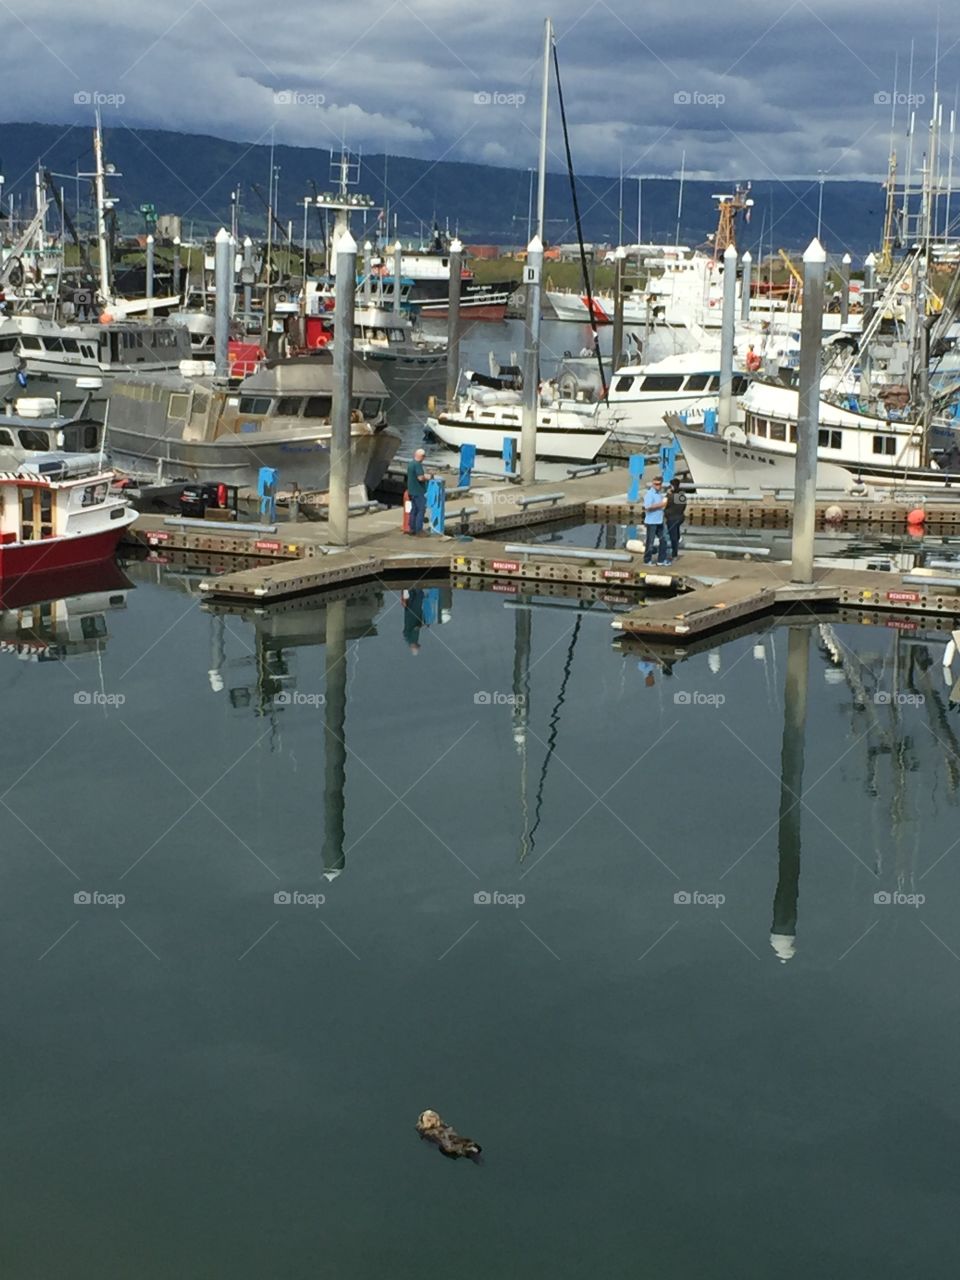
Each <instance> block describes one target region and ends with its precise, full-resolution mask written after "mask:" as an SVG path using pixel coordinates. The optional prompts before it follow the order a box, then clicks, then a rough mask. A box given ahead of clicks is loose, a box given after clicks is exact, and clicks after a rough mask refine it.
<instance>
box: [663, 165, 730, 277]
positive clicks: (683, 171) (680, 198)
mask: <svg viewBox="0 0 960 1280" xmlns="http://www.w3.org/2000/svg"><path fill="white" fill-rule="evenodd" d="M686 172H687V152H686V149H684V150H683V151H681V152H680V193H679V195H678V196H677V235H676V239H675V240H674V242H673V243H674V244H675V245H677V244H679V243H680V222H681V219H682V218H683V180H684V178H685V176H686ZM714 248H716V246H714ZM721 252H722V251H721Z"/></svg>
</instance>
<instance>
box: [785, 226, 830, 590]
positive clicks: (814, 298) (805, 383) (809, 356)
mask: <svg viewBox="0 0 960 1280" xmlns="http://www.w3.org/2000/svg"><path fill="white" fill-rule="evenodd" d="M826 270H827V255H826V254H825V253H824V251H823V246H822V245H821V244H820V241H819V240H816V239H814V240H812V241H811V242H810V245H809V247H808V249H807V251H806V253H805V254H804V255H803V313H802V316H801V320H800V382H799V397H798V406H797V455H796V478H795V479H794V484H793V491H794V506H793V540H792V545H791V558H792V562H793V563H792V572H791V575H790V576H791V579H792V581H794V582H799V583H811V582H813V537H814V529H815V526H816V516H817V440H818V435H819V430H820V367H821V351H822V339H823V287H824V281H825V277H826Z"/></svg>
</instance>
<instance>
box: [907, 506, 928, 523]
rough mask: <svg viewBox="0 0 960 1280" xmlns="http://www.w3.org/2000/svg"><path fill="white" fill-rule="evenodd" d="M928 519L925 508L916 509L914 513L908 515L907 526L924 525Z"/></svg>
mask: <svg viewBox="0 0 960 1280" xmlns="http://www.w3.org/2000/svg"><path fill="white" fill-rule="evenodd" d="M926 518H927V513H926V512H925V511H924V509H923V507H914V508H913V510H912V511H910V512H908V513H907V524H913V525H917V524H923V523H924V521H925V520H926Z"/></svg>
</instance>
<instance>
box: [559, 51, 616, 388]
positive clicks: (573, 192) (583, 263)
mask: <svg viewBox="0 0 960 1280" xmlns="http://www.w3.org/2000/svg"><path fill="white" fill-rule="evenodd" d="M553 70H554V74H555V75H556V78H557V97H558V99H559V101H560V124H561V126H562V128H563V146H564V149H565V151H566V154H567V176H568V177H569V179H570V199H571V201H572V203H573V217H574V221H575V222H576V225H577V244H578V245H579V248H580V270H581V272H582V275H583V291H584V293H585V294H586V295H587V310H588V311H589V313H590V328H591V330H592V332H593V351H594V355H595V356H596V358H597V368H598V369H599V370H600V388H601V399H604V400H605V399H606V397H607V375H606V373H605V372H604V368H603V357H602V356H601V354H600V334H599V331H598V329H597V317H596V315H595V313H594V303H593V291H592V289H591V287H590V272H589V271H588V270H587V251H586V248H585V247H584V243H583V223H582V221H581V219H580V202H579V201H578V199H577V178H576V174H575V173H574V171H573V156H572V155H571V153H570V133H569V130H568V129H567V112H566V108H565V107H564V104H563V85H562V84H561V83H560V60H559V58H558V57H557V45H556V41H554V44H553Z"/></svg>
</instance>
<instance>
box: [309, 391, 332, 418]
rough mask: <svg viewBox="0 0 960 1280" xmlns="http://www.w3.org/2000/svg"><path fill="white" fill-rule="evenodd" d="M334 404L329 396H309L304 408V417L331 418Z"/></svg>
mask: <svg viewBox="0 0 960 1280" xmlns="http://www.w3.org/2000/svg"><path fill="white" fill-rule="evenodd" d="M332 407H333V402H332V401H331V399H330V397H329V396H307V403H306V404H305V405H304V406H303V416H304V417H305V418H329V417H330V411H331V409H332Z"/></svg>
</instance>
